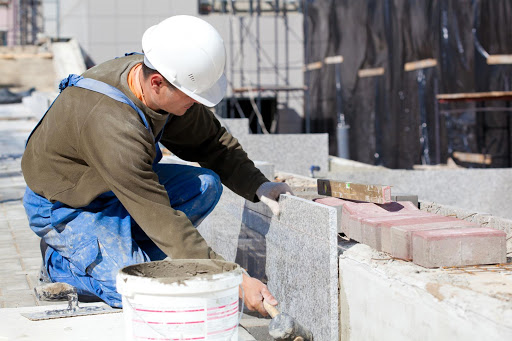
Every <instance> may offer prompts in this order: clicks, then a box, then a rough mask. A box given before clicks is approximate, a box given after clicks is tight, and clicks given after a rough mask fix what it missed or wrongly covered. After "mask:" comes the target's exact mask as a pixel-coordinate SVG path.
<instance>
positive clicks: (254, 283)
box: [240, 274, 278, 316]
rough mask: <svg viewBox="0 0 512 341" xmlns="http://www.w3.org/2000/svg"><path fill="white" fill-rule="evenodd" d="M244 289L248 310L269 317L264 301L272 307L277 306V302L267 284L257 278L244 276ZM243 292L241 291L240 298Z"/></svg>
mask: <svg viewBox="0 0 512 341" xmlns="http://www.w3.org/2000/svg"><path fill="white" fill-rule="evenodd" d="M242 288H243V289H244V290H243V293H244V301H245V305H246V306H247V308H248V309H249V310H251V311H254V310H257V311H258V312H259V313H260V314H261V315H263V316H267V315H268V313H267V311H266V310H265V307H263V300H265V301H267V302H268V303H269V304H271V305H277V303H278V302H277V300H276V299H275V298H274V296H272V294H271V293H270V291H268V288H267V286H266V285H265V284H263V283H262V282H261V281H260V280H258V279H256V278H252V277H250V276H248V275H246V274H243V280H242ZM241 296H242V290H240V297H241Z"/></svg>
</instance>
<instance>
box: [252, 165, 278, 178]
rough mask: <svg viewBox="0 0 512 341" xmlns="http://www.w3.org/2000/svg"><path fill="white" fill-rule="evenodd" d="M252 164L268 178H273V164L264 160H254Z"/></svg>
mask: <svg viewBox="0 0 512 341" xmlns="http://www.w3.org/2000/svg"><path fill="white" fill-rule="evenodd" d="M254 165H255V166H256V167H257V168H258V169H259V170H260V171H261V172H262V173H263V175H265V176H266V177H267V179H269V180H270V181H272V180H274V165H273V164H271V163H269V162H265V161H254Z"/></svg>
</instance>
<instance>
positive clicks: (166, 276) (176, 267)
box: [121, 259, 239, 283]
mask: <svg viewBox="0 0 512 341" xmlns="http://www.w3.org/2000/svg"><path fill="white" fill-rule="evenodd" d="M238 267H239V266H238V265H237V264H235V263H231V262H225V261H218V260H209V259H186V260H185V259H179V260H171V261H165V260H164V261H156V262H149V263H141V264H135V265H130V266H127V267H125V268H123V269H122V270H121V271H122V272H123V273H125V274H127V275H131V276H137V277H146V278H155V279H157V280H158V281H160V282H163V283H175V282H182V281H184V280H187V279H192V278H211V277H212V276H213V275H216V274H221V273H225V272H230V271H234V270H236V269H237V268H238Z"/></svg>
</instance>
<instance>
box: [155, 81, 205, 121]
mask: <svg viewBox="0 0 512 341" xmlns="http://www.w3.org/2000/svg"><path fill="white" fill-rule="evenodd" d="M158 97H159V103H158V106H159V107H160V109H162V110H165V111H166V112H168V113H171V114H174V115H176V116H182V115H183V114H185V112H187V110H188V109H190V107H191V106H193V105H194V104H195V103H197V101H196V100H194V99H192V98H190V97H189V96H187V95H186V94H185V93H183V92H181V91H180V90H178V89H176V88H173V87H171V86H170V85H168V84H167V85H164V86H163V88H162V91H161V93H160V94H159V96H158Z"/></svg>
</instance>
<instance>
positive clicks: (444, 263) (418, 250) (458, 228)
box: [316, 198, 507, 268]
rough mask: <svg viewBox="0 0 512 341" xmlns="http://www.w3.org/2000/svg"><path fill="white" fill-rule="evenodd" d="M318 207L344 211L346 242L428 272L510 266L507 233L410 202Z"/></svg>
mask: <svg viewBox="0 0 512 341" xmlns="http://www.w3.org/2000/svg"><path fill="white" fill-rule="evenodd" d="M316 202H317V203H321V204H324V205H328V206H331V207H337V208H338V210H340V208H341V212H342V214H341V219H340V226H339V228H338V230H339V231H341V232H343V233H344V234H345V235H346V236H347V237H349V238H350V239H353V240H355V241H358V242H360V243H363V244H366V245H368V246H371V247H373V248H374V249H377V250H378V251H383V252H387V253H389V254H391V256H392V257H394V258H399V259H404V260H412V261H413V262H414V263H415V264H418V265H421V266H423V267H427V268H436V267H450V266H466V265H481V264H497V263H506V260H507V258H506V252H507V251H506V233H505V232H504V231H500V230H495V229H492V228H486V227H481V226H479V225H477V224H474V223H471V222H467V221H464V220H461V219H457V218H453V217H445V216H440V215H436V214H433V213H428V212H423V211H420V210H419V209H418V208H417V207H416V206H414V205H413V204H412V203H410V202H391V203H388V204H373V203H366V202H352V201H347V200H343V199H338V198H321V199H317V200H316Z"/></svg>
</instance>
